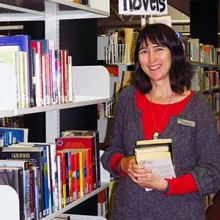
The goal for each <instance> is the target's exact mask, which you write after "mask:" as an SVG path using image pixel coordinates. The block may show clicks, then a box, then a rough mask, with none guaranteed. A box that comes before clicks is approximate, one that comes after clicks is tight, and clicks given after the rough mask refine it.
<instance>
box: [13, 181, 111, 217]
mask: <svg viewBox="0 0 220 220" xmlns="http://www.w3.org/2000/svg"><path fill="white" fill-rule="evenodd" d="M108 187H109V182H102V184H101V186H100V187H99V188H98V189H96V190H94V191H92V192H91V193H89V194H87V195H85V196H84V197H83V198H80V199H78V200H76V201H74V202H72V203H71V204H69V205H67V206H66V207H65V208H63V209H61V210H59V211H57V212H55V213H53V214H51V215H48V216H46V217H45V218H42V220H50V219H51V220H52V219H54V218H55V217H56V216H59V215H61V214H62V213H64V212H66V211H68V210H69V209H71V208H73V207H75V206H77V205H79V204H80V203H82V202H84V201H86V200H87V199H89V198H91V197H92V196H94V195H96V194H97V193H99V192H101V191H102V190H104V189H107V188H108ZM104 219H105V218H104ZM13 220H14V219H13ZM100 220H101V219H100Z"/></svg>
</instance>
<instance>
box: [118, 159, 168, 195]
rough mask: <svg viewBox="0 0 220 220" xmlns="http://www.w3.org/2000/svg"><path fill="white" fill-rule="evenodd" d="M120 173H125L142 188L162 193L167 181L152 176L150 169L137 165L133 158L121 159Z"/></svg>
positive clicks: (157, 176) (154, 175)
mask: <svg viewBox="0 0 220 220" xmlns="http://www.w3.org/2000/svg"><path fill="white" fill-rule="evenodd" d="M120 166H121V169H122V171H124V172H125V173H127V174H128V175H129V176H130V177H131V179H132V180H133V181H134V182H135V183H137V184H138V185H139V186H141V187H143V188H150V189H155V190H158V191H164V190H165V189H166V187H167V184H168V183H167V181H166V180H164V179H163V178H162V177H160V176H159V175H157V174H153V173H152V172H151V170H150V169H146V168H145V166H143V165H138V164H137V162H136V159H135V156H132V157H123V158H122V159H121V161H120Z"/></svg>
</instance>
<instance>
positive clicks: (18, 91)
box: [0, 45, 22, 108]
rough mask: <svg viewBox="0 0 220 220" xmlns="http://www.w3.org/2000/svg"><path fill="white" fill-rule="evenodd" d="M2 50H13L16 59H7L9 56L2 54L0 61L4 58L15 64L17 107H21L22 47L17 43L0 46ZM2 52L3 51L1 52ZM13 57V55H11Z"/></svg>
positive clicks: (5, 60)
mask: <svg viewBox="0 0 220 220" xmlns="http://www.w3.org/2000/svg"><path fill="white" fill-rule="evenodd" d="M0 51H13V53H14V58H13V59H14V61H12V60H11V61H10V62H9V60H8V61H7V59H8V58H7V56H8V55H6V56H4V55H3V56H2V57H1V58H0V61H1V62H2V61H3V60H4V62H7V63H8V62H9V63H8V64H10V65H12V66H14V67H13V70H14V72H15V75H16V98H17V108H20V101H19V100H20V96H21V94H22V93H21V91H20V85H19V77H20V69H19V65H20V64H19V51H20V47H19V46H17V45H13V46H0ZM1 54H2V52H1ZM11 58H12V57H11Z"/></svg>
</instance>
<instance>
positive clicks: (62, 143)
mask: <svg viewBox="0 0 220 220" xmlns="http://www.w3.org/2000/svg"><path fill="white" fill-rule="evenodd" d="M56 146H57V150H62V149H67V148H73V149H74V148H88V149H89V155H88V156H89V169H88V171H87V172H88V175H87V178H88V183H89V189H88V191H89V192H91V191H93V190H94V188H95V187H96V185H97V183H96V164H95V154H96V153H95V141H94V136H80V137H60V138H57V139H56Z"/></svg>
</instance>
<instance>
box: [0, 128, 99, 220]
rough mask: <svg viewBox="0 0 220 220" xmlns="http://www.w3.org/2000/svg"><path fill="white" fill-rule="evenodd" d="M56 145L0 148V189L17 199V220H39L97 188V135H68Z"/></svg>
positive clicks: (27, 144)
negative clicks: (10, 189)
mask: <svg viewBox="0 0 220 220" xmlns="http://www.w3.org/2000/svg"><path fill="white" fill-rule="evenodd" d="M63 135H64V136H65V137H60V138H57V140H56V143H54V144H48V143H28V142H27V143H24V142H23V143H18V144H13V145H11V146H10V147H2V148H1V157H0V158H1V160H0V185H10V186H11V187H13V188H14V189H15V190H16V192H17V193H18V196H19V202H20V206H19V208H20V220H30V219H34V220H38V219H41V218H43V217H45V216H48V215H50V214H52V213H54V212H56V211H58V210H59V209H62V208H64V207H65V206H66V205H68V204H70V203H71V202H73V201H75V200H77V199H79V198H81V197H83V196H85V195H86V194H87V193H90V192H92V191H93V190H94V189H96V188H98V187H99V186H100V185H101V183H100V167H99V164H98V163H99V150H98V141H99V140H98V132H97V131H68V132H65V133H64V134H63Z"/></svg>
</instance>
